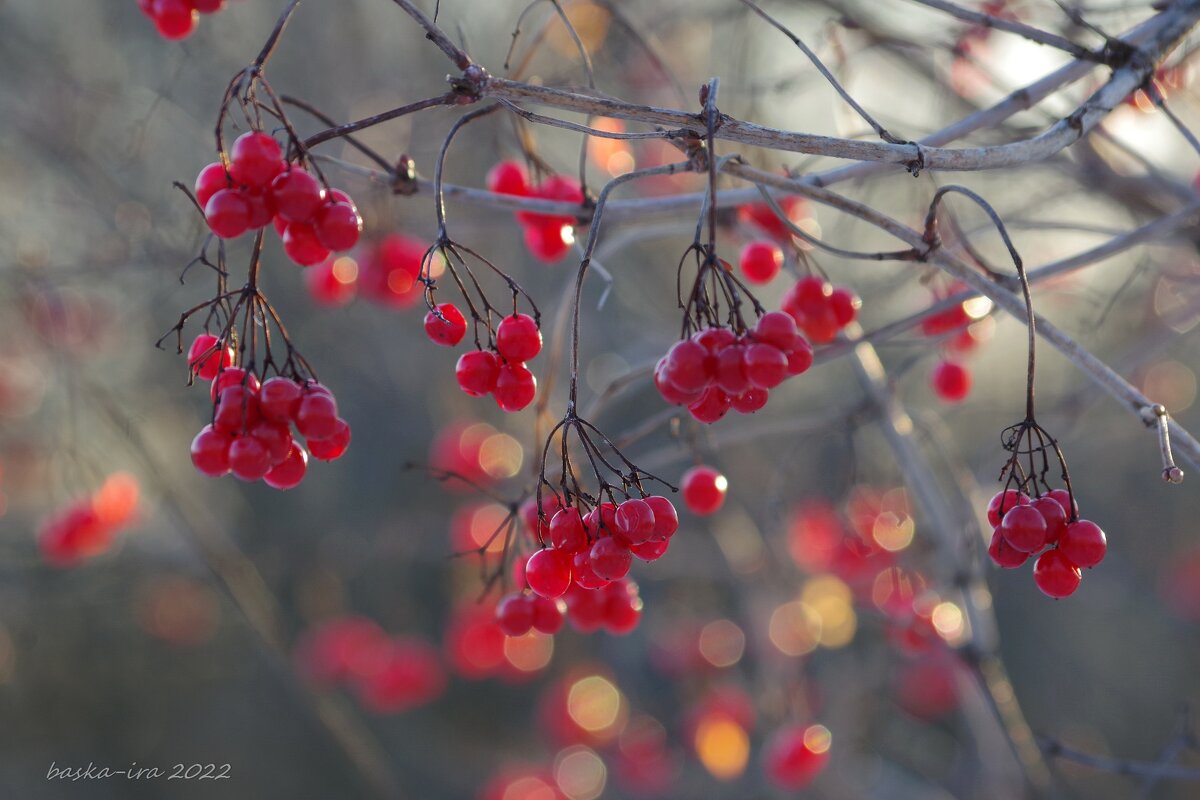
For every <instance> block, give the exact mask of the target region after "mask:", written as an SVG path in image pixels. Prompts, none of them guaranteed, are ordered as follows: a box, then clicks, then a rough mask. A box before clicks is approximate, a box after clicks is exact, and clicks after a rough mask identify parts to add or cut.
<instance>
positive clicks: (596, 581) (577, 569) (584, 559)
mask: <svg viewBox="0 0 1200 800" xmlns="http://www.w3.org/2000/svg"><path fill="white" fill-rule="evenodd" d="M571 579H572V580H573V581H574V584H573V585H572V591H574V589H575V587H578V588H580V589H601V588H603V587H605V586H607V585H608V584H609V581H608V579H607V578H601V577H600V576H599V575H597V574H596V572H595V570H593V569H592V548H590V547H586V548H584V549H583V550H580V551H579V552H578V553H576V554H575V555H573V556H571ZM567 605H568V606H570V605H571V600H570V597H568V599H567Z"/></svg>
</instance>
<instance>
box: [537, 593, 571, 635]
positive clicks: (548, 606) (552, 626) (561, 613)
mask: <svg viewBox="0 0 1200 800" xmlns="http://www.w3.org/2000/svg"><path fill="white" fill-rule="evenodd" d="M532 600H533V628H534V630H536V631H537V632H538V633H545V634H548V635H551V636H553V635H554V634H556V633H558V632H559V631H560V630H562V626H563V623H564V622H566V621H567V604H566V602H564V601H563V600H560V599H557V598H555V599H551V598H549V597H540V596H539V597H534V598H532Z"/></svg>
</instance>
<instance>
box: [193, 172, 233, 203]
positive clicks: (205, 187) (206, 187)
mask: <svg viewBox="0 0 1200 800" xmlns="http://www.w3.org/2000/svg"><path fill="white" fill-rule="evenodd" d="M231 188H233V183H232V181H230V179H229V173H227V172H226V171H225V165H224V164H222V163H221V162H219V161H217V162H214V163H212V164H209V165H208V166H207V167H205V168H204V169H202V170H200V174H199V175H197V176H196V185H195V191H196V202H197V203H199V204H200V207H201V208H204V207H205V206H207V205H208V201H209V200H210V199H211V198H212V196H213V195H214V194H216V193H217V192H219V191H221V190H222V189H231Z"/></svg>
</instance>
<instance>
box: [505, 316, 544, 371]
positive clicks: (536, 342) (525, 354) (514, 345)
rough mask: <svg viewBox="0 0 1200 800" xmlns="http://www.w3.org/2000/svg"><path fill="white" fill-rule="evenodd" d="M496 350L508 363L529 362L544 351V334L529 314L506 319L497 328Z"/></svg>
mask: <svg viewBox="0 0 1200 800" xmlns="http://www.w3.org/2000/svg"><path fill="white" fill-rule="evenodd" d="M496 350H497V351H499V353H500V355H501V356H502V357H503V358H504V359H505V360H506V361H529V360H530V359H532V358H534V357H535V356H537V354H538V353H540V352H541V351H542V332H541V331H540V330H538V326H537V323H536V322H534V321H533V317H531V316H529V315H528V314H513V315H512V316H511V317H505V318H504V319H502V320H501V321H500V324H499V325H498V326H497V327H496Z"/></svg>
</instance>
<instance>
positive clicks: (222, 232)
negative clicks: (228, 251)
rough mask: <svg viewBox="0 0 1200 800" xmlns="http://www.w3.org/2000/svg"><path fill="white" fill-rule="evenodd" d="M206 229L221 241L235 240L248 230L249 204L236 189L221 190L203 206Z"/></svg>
mask: <svg viewBox="0 0 1200 800" xmlns="http://www.w3.org/2000/svg"><path fill="white" fill-rule="evenodd" d="M204 219H205V220H207V221H208V227H209V228H210V229H211V230H212V232H213V233H215V234H216V235H217V236H219V237H221V238H222V239H236V238H237V237H239V236H241V235H242V234H243V233H245V232H246V231H247V230H249V229H250V204H249V203H247V202H246V198H245V197H244V196H243V195H242V193H241V192H240V191H238V190H237V189H221V190H220V191H218V192H216V193H215V194H213V196H212V197H210V198H208V203H206V204H205V206H204Z"/></svg>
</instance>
